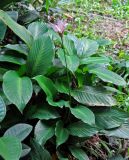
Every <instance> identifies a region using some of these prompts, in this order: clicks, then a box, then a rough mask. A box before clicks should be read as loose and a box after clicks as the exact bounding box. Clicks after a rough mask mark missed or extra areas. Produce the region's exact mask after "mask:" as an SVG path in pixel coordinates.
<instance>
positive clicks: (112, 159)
mask: <svg viewBox="0 0 129 160" xmlns="http://www.w3.org/2000/svg"><path fill="white" fill-rule="evenodd" d="M108 160H126V159H125V158H123V157H122V156H121V155H116V156H113V157H111V158H109V159H108Z"/></svg>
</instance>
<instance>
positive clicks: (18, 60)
mask: <svg viewBox="0 0 129 160" xmlns="http://www.w3.org/2000/svg"><path fill="white" fill-rule="evenodd" d="M0 62H9V63H13V64H17V65H23V64H25V60H24V59H23V58H18V57H14V56H10V55H0Z"/></svg>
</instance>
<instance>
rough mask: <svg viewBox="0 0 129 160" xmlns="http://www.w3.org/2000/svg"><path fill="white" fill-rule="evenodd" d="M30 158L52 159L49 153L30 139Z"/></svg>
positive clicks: (37, 159)
mask: <svg viewBox="0 0 129 160" xmlns="http://www.w3.org/2000/svg"><path fill="white" fill-rule="evenodd" d="M30 156H31V160H52V157H51V155H50V153H49V152H48V151H47V150H46V149H45V148H43V147H42V146H41V145H40V144H38V143H37V142H36V140H35V139H33V140H31V153H30Z"/></svg>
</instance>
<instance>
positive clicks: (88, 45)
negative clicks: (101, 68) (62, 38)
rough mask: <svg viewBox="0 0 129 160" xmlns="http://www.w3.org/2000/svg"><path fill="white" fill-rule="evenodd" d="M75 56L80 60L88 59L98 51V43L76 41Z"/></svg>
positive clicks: (85, 39)
mask: <svg viewBox="0 0 129 160" xmlns="http://www.w3.org/2000/svg"><path fill="white" fill-rule="evenodd" d="M75 46H76V49H77V54H78V56H79V57H80V58H85V57H89V56H91V55H93V54H95V53H96V51H97V50H98V47H99V45H98V43H97V42H96V41H94V40H90V39H87V38H82V39H78V40H76V41H75Z"/></svg>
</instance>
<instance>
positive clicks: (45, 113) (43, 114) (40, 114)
mask: <svg viewBox="0 0 129 160" xmlns="http://www.w3.org/2000/svg"><path fill="white" fill-rule="evenodd" d="M59 117H60V115H59V114H58V112H57V111H56V110H55V108H53V107H51V106H48V105H46V106H40V107H36V110H35V111H34V113H33V114H32V115H31V118H38V119H40V120H49V119H56V118H59Z"/></svg>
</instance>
